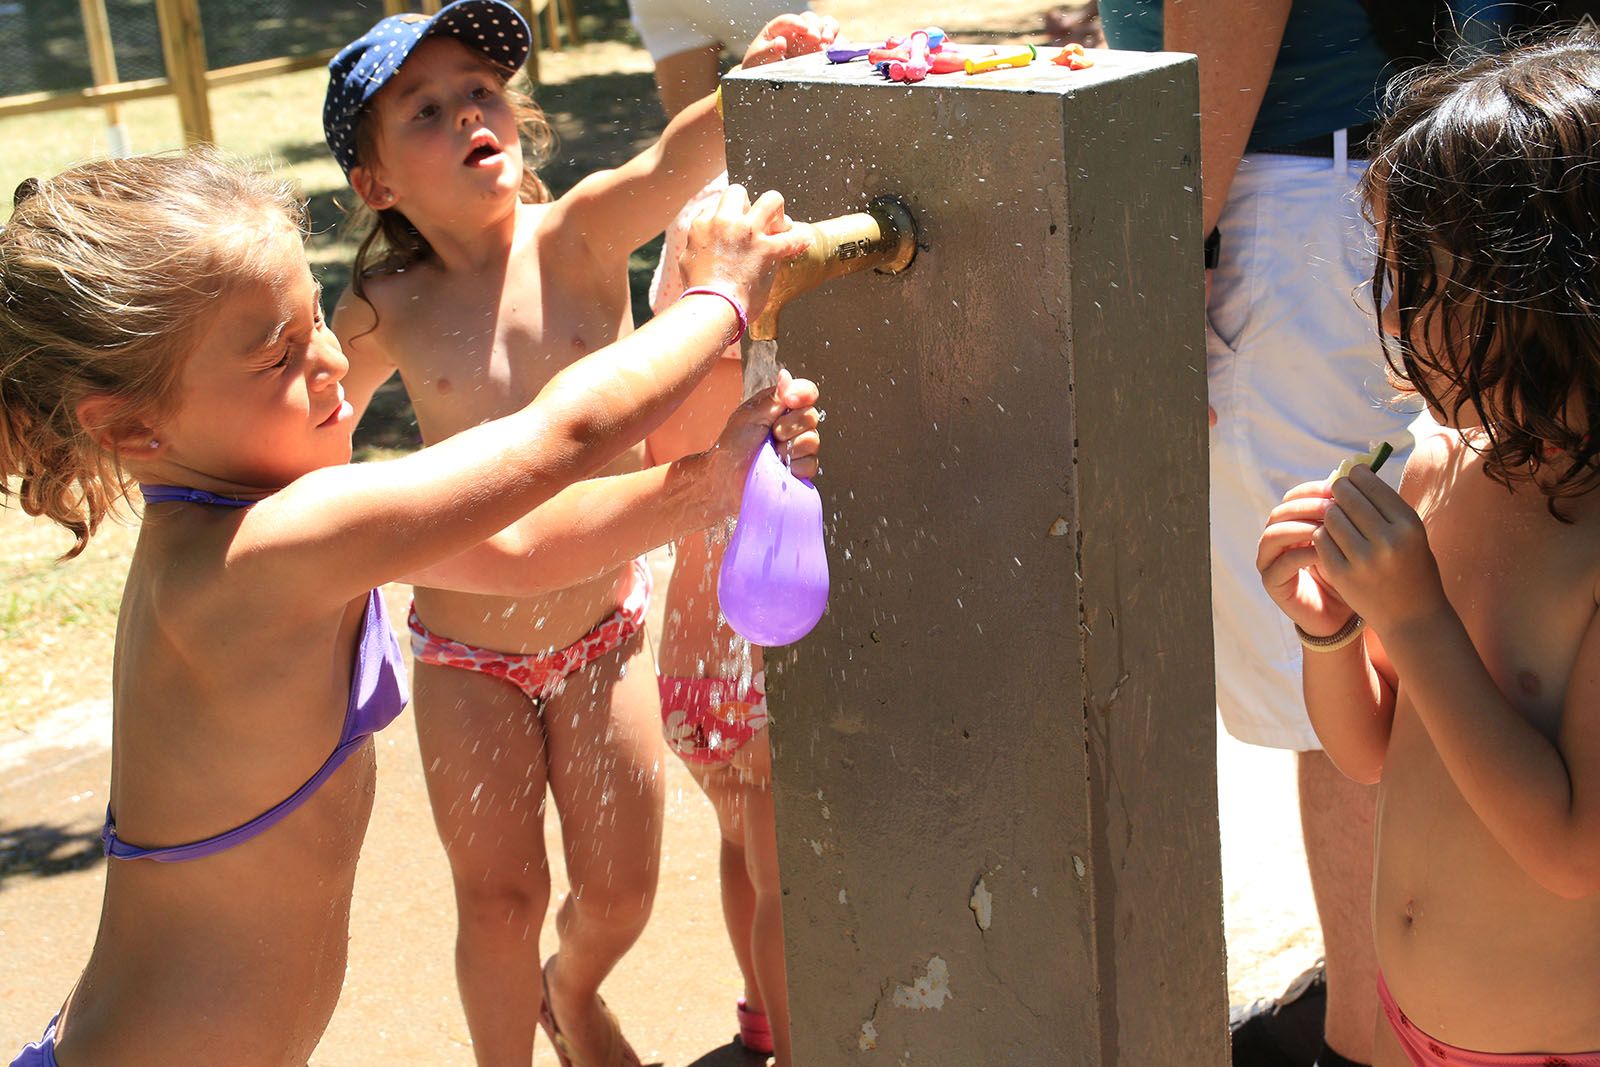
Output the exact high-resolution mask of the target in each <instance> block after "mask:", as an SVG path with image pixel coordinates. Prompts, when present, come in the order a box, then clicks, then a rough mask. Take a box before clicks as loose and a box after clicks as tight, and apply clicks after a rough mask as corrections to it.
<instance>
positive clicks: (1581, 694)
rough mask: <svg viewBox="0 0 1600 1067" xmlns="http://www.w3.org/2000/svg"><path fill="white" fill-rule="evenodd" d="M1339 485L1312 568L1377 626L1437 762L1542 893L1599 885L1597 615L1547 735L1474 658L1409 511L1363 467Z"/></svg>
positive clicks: (1580, 892) (1586, 891) (1581, 892)
mask: <svg viewBox="0 0 1600 1067" xmlns="http://www.w3.org/2000/svg"><path fill="white" fill-rule="evenodd" d="M1347 482H1348V484H1341V485H1340V486H1339V487H1337V488H1336V489H1335V494H1334V499H1335V502H1336V506H1335V507H1332V508H1330V509H1329V511H1328V516H1327V520H1326V529H1327V532H1328V537H1327V539H1326V542H1325V543H1324V544H1322V545H1321V546H1319V553H1318V561H1319V566H1320V567H1321V568H1322V570H1323V573H1324V574H1326V575H1327V577H1328V580H1329V581H1330V582H1332V583H1333V585H1334V586H1335V587H1337V588H1338V589H1339V591H1340V593H1341V595H1342V596H1343V597H1344V598H1345V599H1346V600H1347V601H1348V602H1349V603H1350V604H1351V606H1352V607H1354V608H1355V609H1356V610H1358V611H1360V612H1361V613H1362V615H1363V616H1364V617H1366V618H1368V619H1369V620H1370V621H1371V623H1372V625H1373V626H1375V627H1377V628H1378V629H1380V630H1381V631H1382V632H1383V635H1384V641H1385V644H1386V646H1387V648H1388V652H1389V655H1390V657H1391V658H1392V659H1393V661H1394V666H1395V669H1396V671H1397V672H1399V674H1400V675H1401V676H1403V677H1404V678H1405V680H1406V693H1407V695H1408V696H1409V698H1410V700H1411V702H1412V703H1413V704H1414V705H1415V707H1416V710H1417V715H1418V717H1419V718H1421V720H1422V723H1423V726H1424V727H1425V728H1426V729H1427V731H1428V736H1429V738H1430V739H1431V740H1432V741H1433V745H1434V748H1435V749H1436V750H1437V751H1438V753H1439V756H1440V759H1441V760H1443V762H1444V765H1445V769H1446V770H1448V771H1449V772H1450V777H1451V779H1452V780H1453V781H1454V782H1455V784H1456V788H1458V789H1460V790H1461V795H1462V797H1463V798H1465V799H1466V801H1467V803H1468V804H1469V805H1471V807H1472V810H1473V811H1474V812H1475V813H1476V814H1477V816H1478V818H1480V819H1482V820H1483V823H1484V825H1485V826H1487V827H1488V828H1489V832H1490V833H1492V834H1493V835H1494V838H1495V840H1496V841H1498V842H1499V843H1500V846H1501V847H1502V848H1504V849H1505V850H1506V851H1507V852H1508V853H1510V855H1511V856H1512V858H1513V859H1515V860H1516V861H1517V863H1518V864H1519V865H1520V866H1521V867H1522V869H1523V870H1525V871H1527V872H1528V874H1529V876H1530V877H1532V878H1533V879H1534V880H1535V881H1537V882H1538V883H1539V884H1540V885H1542V886H1544V887H1545V888H1546V889H1548V890H1550V891H1551V892H1552V893H1556V894H1557V895H1559V896H1563V897H1568V898H1578V897H1584V896H1588V895H1590V894H1592V893H1596V892H1600V612H1597V613H1596V615H1595V616H1594V617H1592V618H1591V620H1590V622H1589V626H1588V630H1587V631H1586V633H1585V634H1584V636H1583V639H1582V643H1581V645H1580V647H1579V649H1578V654H1577V658H1576V659H1575V661H1574V663H1573V668H1572V675H1571V677H1570V679H1569V681H1568V685H1567V692H1566V702H1565V704H1564V705H1563V707H1562V715H1561V726H1560V729H1559V731H1558V733H1557V735H1556V737H1555V739H1554V740H1553V741H1552V739H1551V738H1549V737H1547V736H1545V735H1544V734H1543V733H1541V732H1540V731H1539V730H1538V728H1536V727H1535V726H1534V725H1533V724H1532V723H1531V722H1530V721H1529V720H1528V719H1527V717H1526V716H1524V715H1523V714H1522V713H1521V712H1520V711H1518V710H1517V709H1516V708H1515V707H1513V706H1512V704H1511V703H1510V702H1509V701H1508V700H1506V698H1505V696H1504V695H1503V694H1502V693H1501V691H1500V688H1499V686H1497V685H1496V684H1495V681H1494V678H1493V677H1492V676H1491V675H1490V674H1489V671H1488V669H1487V668H1486V667H1485V666H1484V664H1483V660H1482V658H1481V657H1480V656H1479V655H1478V651H1477V648H1476V647H1475V646H1474V645H1473V643H1472V638H1471V637H1470V636H1469V635H1468V633H1467V630H1466V627H1465V626H1464V625H1463V624H1462V622H1461V617H1460V616H1459V615H1458V614H1457V613H1456V611H1455V608H1454V607H1452V606H1451V604H1450V601H1449V599H1448V598H1447V597H1446V595H1445V592H1444V587H1443V584H1442V583H1441V581H1440V579H1439V566H1438V563H1437V561H1436V560H1435V559H1434V555H1433V552H1432V550H1431V549H1430V548H1429V546H1428V537H1427V532H1426V531H1425V530H1424V529H1423V526H1422V521H1421V520H1420V519H1419V518H1418V517H1417V513H1416V511H1415V510H1413V508H1412V507H1411V505H1410V504H1408V503H1407V502H1406V501H1405V500H1403V499H1401V497H1400V496H1399V495H1398V494H1396V493H1395V492H1394V490H1393V489H1390V488H1389V487H1388V486H1387V485H1385V484H1384V483H1383V481H1382V480H1381V479H1379V478H1378V477H1377V476H1375V475H1372V474H1371V472H1363V471H1361V470H1357V471H1354V472H1352V474H1351V476H1350V478H1349V479H1347ZM1596 592H1597V601H1600V590H1597V591H1596Z"/></svg>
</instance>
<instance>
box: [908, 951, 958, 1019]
mask: <svg viewBox="0 0 1600 1067" xmlns="http://www.w3.org/2000/svg"><path fill="white" fill-rule="evenodd" d="M951 996H953V994H952V993H951V992H950V965H949V964H947V963H945V961H944V960H943V959H942V958H940V957H938V956H935V957H933V958H932V959H930V960H929V961H928V969H927V970H926V971H925V972H924V973H923V975H922V977H920V978H918V979H916V980H915V981H914V982H912V983H911V984H910V985H908V986H905V985H903V986H899V987H897V988H896V989H895V991H894V1006H895V1007H897V1008H915V1009H916V1010H917V1011H928V1010H930V1009H931V1010H933V1011H938V1010H939V1009H940V1008H942V1007H944V1002H945V1001H946V1000H949V999H950V997H951Z"/></svg>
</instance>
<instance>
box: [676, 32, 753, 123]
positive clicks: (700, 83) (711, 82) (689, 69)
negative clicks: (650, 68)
mask: <svg viewBox="0 0 1600 1067" xmlns="http://www.w3.org/2000/svg"><path fill="white" fill-rule="evenodd" d="M740 43H741V45H742V44H743V43H744V42H740ZM721 58H722V46H720V45H707V46H704V47H701V48H694V49H691V50H689V51H687V52H679V53H677V54H676V55H670V56H667V57H665V58H663V59H660V60H657V61H656V89H657V90H658V91H659V92H660V93H661V106H662V107H663V108H664V109H666V112H667V119H668V121H671V119H672V117H673V116H674V115H676V114H677V113H678V112H680V111H682V110H683V109H684V108H686V107H688V106H689V105H690V104H692V103H694V102H695V101H696V100H699V99H700V98H701V97H703V96H706V95H708V94H710V93H713V92H715V91H716V88H717V77H718V74H719V69H718V63H719V61H720V60H721Z"/></svg>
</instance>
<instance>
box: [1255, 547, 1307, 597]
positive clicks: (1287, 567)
mask: <svg viewBox="0 0 1600 1067" xmlns="http://www.w3.org/2000/svg"><path fill="white" fill-rule="evenodd" d="M1316 562H1317V550H1316V549H1315V548H1313V547H1312V546H1311V545H1302V546H1300V547H1299V548H1291V549H1290V550H1289V551H1287V552H1284V553H1283V554H1281V555H1280V556H1278V558H1277V559H1275V560H1273V561H1272V562H1271V563H1269V564H1268V565H1267V566H1266V568H1265V569H1263V570H1262V571H1261V584H1262V585H1263V586H1265V587H1266V588H1267V589H1269V590H1272V591H1273V592H1275V593H1287V592H1291V591H1292V590H1293V587H1294V586H1295V585H1296V584H1297V583H1298V582H1299V581H1300V572H1301V571H1303V570H1305V569H1306V568H1307V567H1311V566H1314V565H1315V564H1316Z"/></svg>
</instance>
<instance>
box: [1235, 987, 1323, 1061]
mask: <svg viewBox="0 0 1600 1067" xmlns="http://www.w3.org/2000/svg"><path fill="white" fill-rule="evenodd" d="M1327 1002H1328V983H1327V976H1326V974H1325V972H1324V970H1323V966H1322V961H1321V960H1318V961H1317V962H1316V963H1315V964H1314V965H1313V966H1312V967H1311V969H1310V970H1308V971H1306V972H1305V973H1304V974H1302V975H1300V976H1299V977H1298V978H1296V979H1295V980H1294V981H1293V982H1290V983H1289V988H1287V989H1285V990H1284V991H1283V994H1282V995H1281V996H1279V997H1277V998H1276V999H1274V1000H1257V1001H1255V1002H1254V1003H1253V1004H1249V1005H1246V1006H1241V1007H1238V1008H1234V1009H1232V1010H1231V1011H1229V1013H1228V1029H1229V1031H1230V1032H1231V1033H1232V1035H1233V1059H1232V1064H1233V1067H1314V1065H1315V1064H1316V1062H1317V1054H1318V1053H1320V1052H1321V1051H1322V1023H1323V1016H1324V1012H1325V1009H1326V1007H1327Z"/></svg>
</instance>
